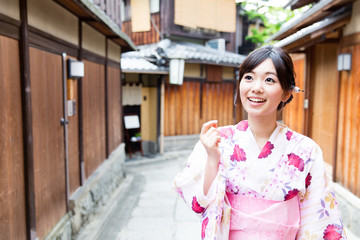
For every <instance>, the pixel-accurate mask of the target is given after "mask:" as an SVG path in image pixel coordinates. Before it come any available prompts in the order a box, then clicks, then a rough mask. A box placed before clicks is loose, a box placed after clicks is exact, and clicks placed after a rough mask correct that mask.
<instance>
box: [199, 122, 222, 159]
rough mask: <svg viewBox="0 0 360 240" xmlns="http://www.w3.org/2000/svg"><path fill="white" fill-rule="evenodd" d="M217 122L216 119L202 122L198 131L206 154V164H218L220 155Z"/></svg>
mask: <svg viewBox="0 0 360 240" xmlns="http://www.w3.org/2000/svg"><path fill="white" fill-rule="evenodd" d="M217 123H218V121H217V120H212V121H209V122H206V123H204V124H203V126H202V128H201V133H200V141H201V143H202V144H203V145H204V147H205V149H206V152H207V154H208V164H210V165H213V166H218V165H219V161H220V157H221V153H220V149H219V143H220V140H221V137H220V132H219V131H218V130H217Z"/></svg>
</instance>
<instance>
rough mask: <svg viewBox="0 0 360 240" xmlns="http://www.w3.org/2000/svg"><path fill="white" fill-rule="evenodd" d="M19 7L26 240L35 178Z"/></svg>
mask: <svg viewBox="0 0 360 240" xmlns="http://www.w3.org/2000/svg"><path fill="white" fill-rule="evenodd" d="M19 7H20V21H21V26H20V45H19V47H20V51H19V53H20V69H21V70H20V71H21V73H20V75H21V77H20V79H21V103H22V118H23V121H22V122H23V124H22V125H23V133H24V134H23V141H24V170H25V173H24V175H25V201H26V203H25V204H26V227H27V239H30V240H35V239H36V238H37V237H36V208H35V177H34V149H33V131H32V108H31V86H30V54H29V34H28V20H27V1H26V0H19Z"/></svg>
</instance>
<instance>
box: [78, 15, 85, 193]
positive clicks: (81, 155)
mask: <svg viewBox="0 0 360 240" xmlns="http://www.w3.org/2000/svg"><path fill="white" fill-rule="evenodd" d="M82 22H83V21H82V20H81V19H79V29H78V30H79V32H78V35H79V52H78V59H79V61H81V60H82V58H83V49H82ZM82 80H83V78H79V80H78V114H79V164H80V176H79V177H80V185H81V186H82V185H84V182H85V165H84V129H83V109H82Z"/></svg>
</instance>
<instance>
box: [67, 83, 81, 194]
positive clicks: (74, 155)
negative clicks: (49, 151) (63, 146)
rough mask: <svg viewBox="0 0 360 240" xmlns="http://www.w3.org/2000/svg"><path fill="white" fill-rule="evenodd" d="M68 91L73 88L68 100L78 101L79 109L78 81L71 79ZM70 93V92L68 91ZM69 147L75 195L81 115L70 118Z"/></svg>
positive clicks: (72, 186) (72, 185)
mask: <svg viewBox="0 0 360 240" xmlns="http://www.w3.org/2000/svg"><path fill="white" fill-rule="evenodd" d="M67 87H68V89H69V88H71V92H72V94H71V96H70V95H68V99H69V100H70V99H71V100H75V101H76V109H79V108H78V101H79V100H78V94H77V93H78V80H74V79H69V80H68V86H67ZM68 92H69V91H68ZM68 120H69V124H68V147H69V192H70V195H71V194H73V193H74V192H75V191H76V189H77V188H78V187H80V164H79V161H80V159H79V130H78V129H79V114H78V112H76V113H75V115H73V116H70V117H68Z"/></svg>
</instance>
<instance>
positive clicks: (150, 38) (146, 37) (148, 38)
mask: <svg viewBox="0 0 360 240" xmlns="http://www.w3.org/2000/svg"><path fill="white" fill-rule="evenodd" d="M151 17H152V18H153V19H154V22H155V24H156V26H157V28H158V29H159V31H160V32H161V26H160V13H152V14H151ZM122 30H123V32H125V33H126V34H127V35H128V36H130V38H131V40H132V41H133V42H134V44H135V45H144V44H151V43H157V42H159V41H160V36H159V34H158V33H157V31H156V30H155V28H154V26H153V24H151V30H150V31H148V32H135V33H133V32H132V31H131V20H128V21H124V22H123V25H122Z"/></svg>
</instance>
